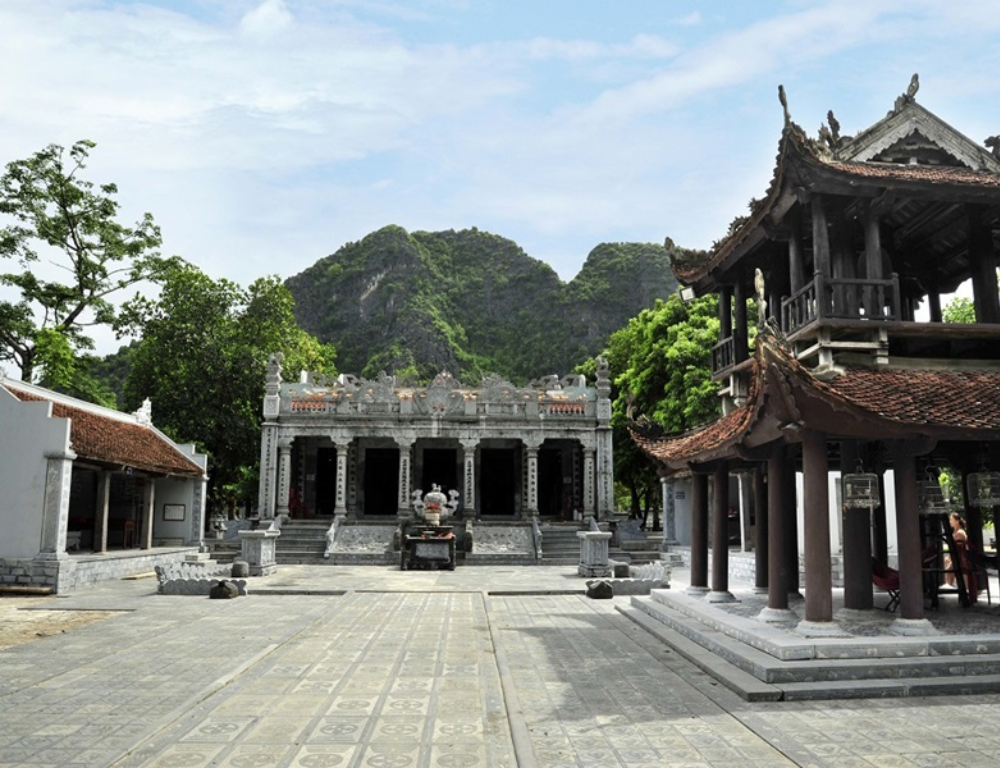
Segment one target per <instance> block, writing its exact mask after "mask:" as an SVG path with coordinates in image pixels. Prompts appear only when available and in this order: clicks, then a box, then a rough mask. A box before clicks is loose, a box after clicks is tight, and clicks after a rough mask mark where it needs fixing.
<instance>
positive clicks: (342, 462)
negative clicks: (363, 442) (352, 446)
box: [333, 441, 349, 518]
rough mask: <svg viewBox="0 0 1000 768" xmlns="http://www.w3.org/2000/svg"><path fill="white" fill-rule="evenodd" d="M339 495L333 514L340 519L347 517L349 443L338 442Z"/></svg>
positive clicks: (337, 495) (337, 494)
mask: <svg viewBox="0 0 1000 768" xmlns="http://www.w3.org/2000/svg"><path fill="white" fill-rule="evenodd" d="M334 445H336V447H337V493H336V500H335V502H334V507H333V514H334V515H335V516H337V517H339V518H345V517H347V449H348V445H349V443H347V442H346V441H337V442H335V443H334Z"/></svg>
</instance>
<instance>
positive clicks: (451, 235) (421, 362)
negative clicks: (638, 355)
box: [286, 225, 676, 382]
mask: <svg viewBox="0 0 1000 768" xmlns="http://www.w3.org/2000/svg"><path fill="white" fill-rule="evenodd" d="M286 284H287V286H288V288H289V289H290V290H291V292H292V294H293V296H294V297H295V300H296V316H297V318H298V321H299V323H300V324H301V325H302V327H303V328H304V329H306V330H307V331H309V332H311V333H313V334H315V335H316V336H318V337H319V338H320V339H322V340H323V341H327V342H330V343H333V344H334V345H335V346H336V347H337V351H338V367H339V369H340V370H342V371H346V372H351V373H361V374H363V375H365V376H374V375H376V374H377V373H378V372H379V371H381V370H385V371H390V372H392V371H395V372H408V373H411V374H414V375H416V376H418V377H419V378H424V379H427V378H430V377H431V376H433V375H434V374H436V373H437V372H439V371H441V370H448V371H451V372H453V373H455V374H456V375H458V376H459V377H460V378H463V379H466V380H468V381H470V382H471V381H475V380H476V379H477V378H478V377H480V376H481V375H483V374H484V373H489V372H494V373H499V374H501V375H503V376H507V377H509V378H511V379H513V380H515V381H525V380H528V379H531V378H535V377H537V376H540V375H543V374H548V373H566V372H568V371H569V370H570V369H572V368H573V367H574V366H575V365H577V364H579V363H580V362H583V361H584V360H586V359H587V358H588V357H591V356H593V355H595V354H597V353H598V352H600V350H601V349H602V348H603V345H604V344H605V342H606V341H607V338H608V337H609V336H610V334H611V333H612V332H613V331H615V330H617V329H618V328H620V327H622V326H623V325H625V323H627V322H628V320H629V318H631V317H633V316H634V315H636V314H637V313H638V312H639V311H641V310H642V309H644V308H646V307H648V306H651V305H652V304H653V302H654V301H655V300H656V299H657V298H665V297H666V296H667V295H669V294H670V293H671V292H672V291H673V290H674V289H675V288H676V283H675V281H674V278H673V274H672V273H671V271H670V268H669V260H668V258H667V252H666V250H665V248H664V247H663V246H662V245H653V244H647V243H602V244H601V245H598V246H597V247H595V248H594V249H593V250H592V251H591V253H590V254H589V256H588V257H587V260H586V262H585V263H584V265H583V268H582V269H581V270H580V273H579V274H578V275H577V276H576V277H575V278H573V280H571V281H570V282H569V283H563V282H562V281H561V280H560V279H559V276H558V275H557V274H556V272H555V271H554V270H553V269H552V268H551V267H550V266H549V265H548V264H546V263H544V262H542V261H539V260H538V259H535V258H533V257H531V256H529V255H528V254H527V253H525V252H524V250H523V249H521V248H520V246H518V245H517V244H516V243H515V242H513V241H512V240H508V239H507V238H504V237H500V236H498V235H494V234H491V233H489V232H484V231H482V230H478V229H475V228H473V229H465V230H460V231H455V230H446V231H443V232H422V231H416V232H409V233H408V232H407V231H406V230H404V229H403V228H402V227H398V226H394V225H390V226H386V227H383V228H382V229H379V230H377V231H375V232H372V233H371V234H369V235H367V236H365V237H364V238H363V239H362V240H360V241H358V242H352V243H348V244H346V245H344V246H343V247H341V248H340V249H338V250H337V251H336V252H335V253H333V254H331V255H330V256H327V257H325V258H323V259H320V260H319V261H317V262H316V263H315V264H314V265H313V266H311V267H309V268H308V269H306V270H305V271H303V272H302V273H300V274H298V275H296V276H294V277H291V278H289V279H288V280H287V282H286Z"/></svg>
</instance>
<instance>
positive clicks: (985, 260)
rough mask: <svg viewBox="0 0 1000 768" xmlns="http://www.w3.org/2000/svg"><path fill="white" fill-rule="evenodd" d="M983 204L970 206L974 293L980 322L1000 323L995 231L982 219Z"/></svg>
mask: <svg viewBox="0 0 1000 768" xmlns="http://www.w3.org/2000/svg"><path fill="white" fill-rule="evenodd" d="M983 210H984V209H983V207H982V206H981V205H969V206H967V207H966V213H967V216H968V219H969V262H970V266H971V267H972V293H973V302H974V304H975V308H976V322H977V323H1000V297H998V295H997V255H996V251H994V250H993V233H992V232H991V231H990V228H989V227H987V226H986V224H985V223H984V222H983Z"/></svg>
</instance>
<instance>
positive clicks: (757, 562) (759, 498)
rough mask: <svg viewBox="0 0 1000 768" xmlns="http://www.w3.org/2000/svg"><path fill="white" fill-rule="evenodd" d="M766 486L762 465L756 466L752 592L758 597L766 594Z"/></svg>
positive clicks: (754, 478) (754, 480)
mask: <svg viewBox="0 0 1000 768" xmlns="http://www.w3.org/2000/svg"><path fill="white" fill-rule="evenodd" d="M767 492H768V484H767V483H765V482H764V465H763V464H758V465H757V467H756V468H755V469H754V472H753V510H754V544H753V557H754V582H753V584H754V592H756V593H757V594H758V595H765V594H767V583H768V581H767V577H768V572H767V569H768V562H767V552H768V538H767V537H768V527H767V524H768V515H769V512H768V508H767V506H768V505H767Z"/></svg>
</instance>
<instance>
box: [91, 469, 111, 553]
mask: <svg viewBox="0 0 1000 768" xmlns="http://www.w3.org/2000/svg"><path fill="white" fill-rule="evenodd" d="M110 501H111V473H110V472H99V473H98V474H97V509H96V510H95V515H94V546H93V549H94V552H107V551H108V506H109V504H110Z"/></svg>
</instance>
